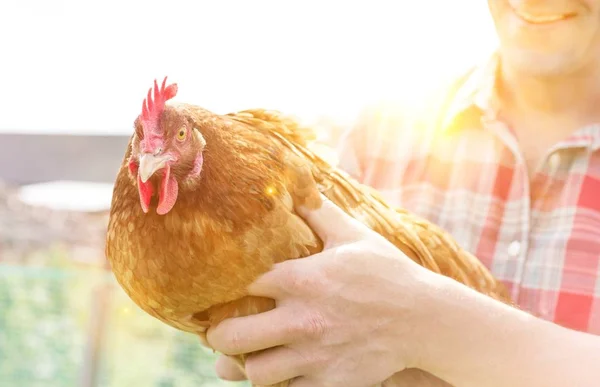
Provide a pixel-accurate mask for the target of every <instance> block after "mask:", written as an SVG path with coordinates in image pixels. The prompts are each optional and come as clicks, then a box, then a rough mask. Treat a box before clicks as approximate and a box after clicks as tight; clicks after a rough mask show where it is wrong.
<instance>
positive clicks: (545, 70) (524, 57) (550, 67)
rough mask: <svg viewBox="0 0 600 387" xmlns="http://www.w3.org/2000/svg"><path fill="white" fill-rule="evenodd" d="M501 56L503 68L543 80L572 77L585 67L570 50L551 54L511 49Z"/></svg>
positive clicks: (578, 57)
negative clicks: (545, 78)
mask: <svg viewBox="0 0 600 387" xmlns="http://www.w3.org/2000/svg"><path fill="white" fill-rule="evenodd" d="M501 56H502V64H503V66H506V67H510V68H511V69H512V70H513V71H517V72H519V73H522V74H526V75H530V76H533V77H541V78H544V77H560V76H566V75H570V74H572V73H575V72H577V71H578V70H580V69H581V68H583V67H584V66H585V61H583V60H582V59H583V58H581V57H580V56H579V55H577V53H574V52H571V51H570V50H568V51H566V52H554V53H549V52H535V51H532V50H525V49H518V48H511V49H504V50H502V53H501Z"/></svg>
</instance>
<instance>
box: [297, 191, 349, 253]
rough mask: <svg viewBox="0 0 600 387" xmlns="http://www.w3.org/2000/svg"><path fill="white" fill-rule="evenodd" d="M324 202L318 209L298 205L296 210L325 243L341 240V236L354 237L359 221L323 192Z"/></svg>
mask: <svg viewBox="0 0 600 387" xmlns="http://www.w3.org/2000/svg"><path fill="white" fill-rule="evenodd" d="M321 198H322V201H323V203H322V204H321V207H319V208H317V209H308V208H306V207H303V206H298V207H297V208H296V211H297V212H298V214H299V215H300V216H301V217H302V218H303V219H304V220H305V221H306V222H307V223H308V225H309V226H310V228H312V229H313V230H314V231H315V232H316V233H317V235H318V236H319V238H321V239H322V240H323V242H324V243H325V244H331V243H333V242H339V238H340V237H343V238H344V239H345V238H354V237H355V236H356V234H357V231H358V230H359V229H358V221H357V220H356V219H354V218H352V217H351V216H350V215H348V214H346V213H345V212H344V211H343V210H342V209H341V208H340V207H338V206H337V205H336V204H335V203H333V202H332V201H331V200H329V199H328V198H327V197H325V195H323V194H321Z"/></svg>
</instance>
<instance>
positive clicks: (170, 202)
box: [156, 164, 179, 215]
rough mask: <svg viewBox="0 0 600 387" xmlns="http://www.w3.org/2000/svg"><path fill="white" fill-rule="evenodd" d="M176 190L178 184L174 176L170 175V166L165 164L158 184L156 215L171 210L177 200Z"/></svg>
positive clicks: (177, 189)
mask: <svg viewBox="0 0 600 387" xmlns="http://www.w3.org/2000/svg"><path fill="white" fill-rule="evenodd" d="M178 192H179V185H177V180H175V177H173V176H171V167H170V166H169V164H167V166H166V167H165V175H164V177H163V180H162V182H161V184H160V194H159V198H158V207H157V208H156V213H157V214H158V215H164V214H166V213H168V212H169V211H171V209H172V208H173V206H174V205H175V202H176V201H177V194H178Z"/></svg>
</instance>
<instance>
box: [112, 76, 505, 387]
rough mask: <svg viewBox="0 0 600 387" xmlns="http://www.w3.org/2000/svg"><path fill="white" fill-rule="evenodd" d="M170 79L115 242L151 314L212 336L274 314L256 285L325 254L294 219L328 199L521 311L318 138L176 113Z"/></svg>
mask: <svg viewBox="0 0 600 387" xmlns="http://www.w3.org/2000/svg"><path fill="white" fill-rule="evenodd" d="M165 81H166V78H165ZM165 81H163V83H162V85H161V86H160V87H159V86H158V85H157V84H156V81H155V83H154V97H153V98H152V96H151V91H149V92H148V97H147V98H146V99H145V100H144V103H143V107H142V113H141V114H140V116H139V117H138V118H137V119H136V121H135V125H134V126H135V132H134V134H133V136H132V137H131V140H130V143H129V146H128V148H127V150H126V154H125V158H124V160H123V164H122V166H121V168H120V170H119V172H118V176H117V178H116V183H115V186H114V193H113V198H112V206H111V212H110V221H109V226H108V233H107V241H106V256H107V258H108V260H109V261H110V264H111V267H112V270H113V272H114V274H115V276H116V279H117V281H118V282H119V284H120V285H121V286H122V287H123V289H124V290H125V292H126V293H127V294H128V295H129V296H130V297H131V299H132V300H133V301H134V302H135V303H136V304H137V305H139V307H140V308H142V309H143V310H144V311H146V312H147V313H149V314H150V315H152V316H154V317H156V318H157V319H159V320H161V321H163V322H164V323H166V324H169V325H170V326H173V327H175V328H177V329H181V330H183V331H187V332H192V333H200V334H201V333H203V332H205V331H206V329H207V328H208V327H209V326H210V325H211V324H217V323H219V322H220V321H222V320H223V319H226V318H229V317H234V316H243V315H249V314H255V313H260V312H264V311H267V310H269V309H272V308H274V307H275V303H274V301H273V300H270V299H265V298H258V297H250V296H247V293H246V288H247V286H248V285H249V284H250V283H251V282H253V281H254V280H255V279H256V278H257V277H258V276H260V275H261V274H263V273H265V272H266V271H268V270H269V269H270V268H271V267H272V266H273V264H274V263H277V262H281V261H284V260H287V259H294V258H300V257H306V256H308V255H310V254H314V253H316V252H319V251H321V250H322V248H323V245H322V242H321V241H320V240H319V238H318V237H317V236H316V235H315V233H313V231H312V230H311V229H310V228H309V227H308V226H307V225H306V223H305V222H304V221H303V220H302V219H301V218H300V217H299V216H298V215H297V214H296V213H295V212H294V205H299V204H300V205H306V206H309V207H313V208H315V207H318V206H319V205H320V202H321V199H320V195H319V192H322V193H323V194H324V195H325V196H327V197H328V198H329V199H331V200H332V201H333V202H334V203H336V204H337V205H338V206H340V207H341V208H342V209H343V210H344V211H346V212H347V213H348V214H350V215H351V216H352V217H354V218H356V219H358V220H360V221H361V222H363V223H364V224H366V225H367V226H368V227H370V228H371V229H373V230H375V231H376V232H378V233H380V234H381V235H383V236H384V237H385V238H387V239H388V240H389V241H390V242H392V243H393V244H394V245H396V246H397V247H398V248H399V249H400V250H402V251H403V252H404V253H405V254H406V255H407V256H409V257H410V258H411V259H413V260H414V261H416V262H418V263H419V264H420V265H422V266H424V267H426V268H427V269H429V270H432V271H434V272H437V273H441V274H443V275H446V276H448V277H451V278H454V279H455V280H457V281H459V282H461V283H463V284H465V285H467V286H469V287H471V288H473V289H475V290H477V291H479V292H481V293H484V294H487V295H489V296H491V297H494V298H496V299H499V300H501V301H503V302H507V303H509V302H510V299H509V297H508V295H507V293H506V292H505V289H504V287H503V286H502V284H501V283H500V282H499V281H497V280H496V279H494V278H493V277H492V275H491V274H490V273H489V272H488V270H486V268H485V267H484V266H483V265H482V263H481V262H480V261H479V260H478V259H477V258H475V257H474V256H473V255H471V254H469V253H468V252H466V251H464V250H462V249H461V248H460V247H459V246H458V244H457V243H456V242H455V241H454V240H453V238H452V237H451V236H450V235H449V234H447V233H446V232H444V230H442V229H440V228H439V227H437V226H435V225H434V224H431V223H430V222H428V221H426V220H424V219H422V218H420V217H418V216H415V215H414V214H411V213H409V212H407V211H404V210H402V209H397V208H393V207H391V206H390V205H388V204H387V203H386V202H385V201H384V200H383V199H382V198H381V197H380V195H379V194H378V193H377V192H376V191H375V190H373V189H371V188H369V187H367V186H364V185H361V184H359V183H358V182H356V181H355V180H353V179H352V178H350V177H349V176H348V175H347V174H346V173H344V172H343V171H341V170H339V169H337V168H335V167H333V166H332V165H330V164H329V163H328V162H326V161H325V159H324V158H321V157H319V156H318V155H317V154H316V153H315V152H313V151H312V150H311V148H310V144H311V143H312V142H313V140H314V139H315V138H314V134H313V132H312V131H311V130H310V129H307V128H302V127H300V126H299V124H298V123H297V121H295V120H293V119H291V118H289V117H283V116H281V115H280V114H278V113H277V112H272V111H264V110H247V111H242V112H238V113H232V114H227V115H218V114H214V113H211V112H210V111H207V110H205V109H203V108H201V107H198V106H194V105H190V104H184V103H180V104H174V103H169V104H167V103H166V102H167V100H169V99H170V98H172V97H174V96H175V95H176V93H177V86H176V85H170V86H168V87H166V86H165ZM244 358H245V356H241V357H240V361H241V363H242V364H243V361H244ZM285 385H287V383H283V384H281V386H285Z"/></svg>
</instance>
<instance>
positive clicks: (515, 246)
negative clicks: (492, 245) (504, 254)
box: [508, 241, 521, 257]
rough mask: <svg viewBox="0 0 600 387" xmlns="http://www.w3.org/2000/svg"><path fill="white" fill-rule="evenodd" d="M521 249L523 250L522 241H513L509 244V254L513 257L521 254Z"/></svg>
mask: <svg viewBox="0 0 600 387" xmlns="http://www.w3.org/2000/svg"><path fill="white" fill-rule="evenodd" d="M520 251H521V242H519V241H512V242H511V243H510V245H508V255H510V256H511V257H516V256H517V255H519V252H520Z"/></svg>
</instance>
